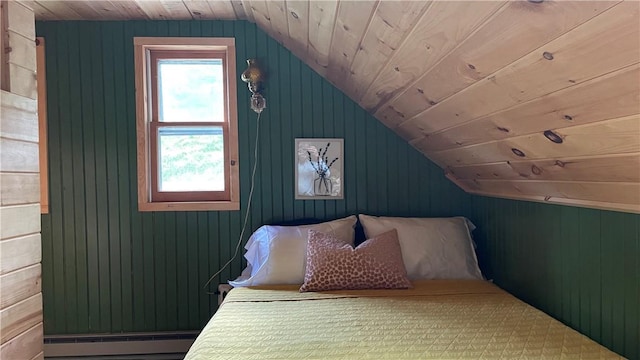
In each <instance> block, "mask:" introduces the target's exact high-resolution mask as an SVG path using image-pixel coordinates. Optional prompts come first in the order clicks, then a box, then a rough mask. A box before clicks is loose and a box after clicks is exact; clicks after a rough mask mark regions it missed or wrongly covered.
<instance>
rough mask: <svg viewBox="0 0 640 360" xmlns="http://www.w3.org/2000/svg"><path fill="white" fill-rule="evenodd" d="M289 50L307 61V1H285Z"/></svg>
mask: <svg viewBox="0 0 640 360" xmlns="http://www.w3.org/2000/svg"><path fill="white" fill-rule="evenodd" d="M285 5H286V9H287V28H288V29H289V50H290V51H291V52H292V53H293V54H294V55H296V56H297V57H298V58H299V59H300V60H301V61H303V62H304V63H309V53H308V46H309V2H308V1H286V3H285Z"/></svg>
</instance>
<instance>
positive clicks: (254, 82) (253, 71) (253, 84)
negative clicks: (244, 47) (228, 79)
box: [240, 59, 264, 94]
mask: <svg viewBox="0 0 640 360" xmlns="http://www.w3.org/2000/svg"><path fill="white" fill-rule="evenodd" d="M247 65H249V67H248V68H247V69H246V70H245V71H243V72H242V74H241V75H240V78H241V79H242V81H244V82H246V83H247V84H248V85H249V90H250V91H251V93H253V94H255V93H257V92H259V91H260V85H261V84H262V81H263V80H264V74H263V73H262V70H260V68H259V67H258V64H257V62H256V60H255V59H248V60H247Z"/></svg>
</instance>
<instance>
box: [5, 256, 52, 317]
mask: <svg viewBox="0 0 640 360" xmlns="http://www.w3.org/2000/svg"><path fill="white" fill-rule="evenodd" d="M41 274H42V273H41V268H40V264H35V265H31V266H28V267H26V268H21V269H19V270H16V271H13V272H10V273H8V274H4V275H2V276H0V290H2V299H0V309H5V308H7V307H9V306H11V305H13V304H15V303H17V302H20V301H22V300H24V299H26V298H29V297H31V296H33V295H36V294H38V293H40V288H41V286H40V282H41Z"/></svg>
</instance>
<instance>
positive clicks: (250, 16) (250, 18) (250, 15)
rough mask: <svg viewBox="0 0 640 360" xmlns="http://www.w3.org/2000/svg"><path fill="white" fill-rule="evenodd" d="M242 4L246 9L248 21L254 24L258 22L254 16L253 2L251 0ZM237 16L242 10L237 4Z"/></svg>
mask: <svg viewBox="0 0 640 360" xmlns="http://www.w3.org/2000/svg"><path fill="white" fill-rule="evenodd" d="M240 4H242V8H243V9H244V14H245V15H246V17H247V20H248V21H250V22H252V23H254V24H255V22H256V19H255V16H253V10H251V2H250V1H249V0H240ZM235 9H236V14H237V13H238V11H239V10H240V9H239V8H238V6H237V4H236V7H235Z"/></svg>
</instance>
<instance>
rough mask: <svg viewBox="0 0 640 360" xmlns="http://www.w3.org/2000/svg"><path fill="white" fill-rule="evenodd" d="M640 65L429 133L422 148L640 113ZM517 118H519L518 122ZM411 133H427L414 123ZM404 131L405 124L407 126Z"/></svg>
mask: <svg viewBox="0 0 640 360" xmlns="http://www.w3.org/2000/svg"><path fill="white" fill-rule="evenodd" d="M638 79H640V64H635V65H632V66H629V67H626V68H623V69H621V70H618V71H615V72H613V73H610V74H606V75H603V76H600V77H597V78H595V79H592V80H589V81H586V82H584V83H582V84H579V85H576V86H572V87H570V88H566V89H563V90H560V91H557V92H554V93H551V94H548V95H545V96H542V97H539V98H537V99H534V100H531V101H528V102H526V103H523V104H519V105H516V106H514V107H511V108H509V109H506V110H503V111H499V112H497V113H494V114H490V115H487V116H484V117H481V118H479V119H476V120H473V121H470V122H467V123H464V124H462V125H459V126H456V127H453V128H448V129H445V130H444V131H441V132H436V133H433V134H430V135H429V136H428V137H427V138H425V139H424V144H423V149H424V150H426V151H438V150H446V149H452V148H456V147H460V146H466V145H473V144H480V143H483V142H487V141H491V140H499V139H505V138H508V137H513V136H519V135H526V134H531V133H534V132H541V131H545V130H548V129H557V128H562V127H567V126H575V125H582V124H588V123H592V122H596V121H601V120H606V119H614V118H618V117H623V116H627V115H633V114H636V113H638V112H639V111H640V109H639V107H638V103H639V101H640V81H639V80H638ZM515 119H517V121H514V120H515ZM416 128H417V129H413V131H416V132H415V133H413V137H411V139H415V138H417V137H423V136H424V134H423V132H422V131H423V130H424V129H421V128H420V123H416ZM403 130H404V131H406V130H407V128H404V129H403Z"/></svg>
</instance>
